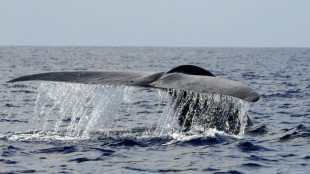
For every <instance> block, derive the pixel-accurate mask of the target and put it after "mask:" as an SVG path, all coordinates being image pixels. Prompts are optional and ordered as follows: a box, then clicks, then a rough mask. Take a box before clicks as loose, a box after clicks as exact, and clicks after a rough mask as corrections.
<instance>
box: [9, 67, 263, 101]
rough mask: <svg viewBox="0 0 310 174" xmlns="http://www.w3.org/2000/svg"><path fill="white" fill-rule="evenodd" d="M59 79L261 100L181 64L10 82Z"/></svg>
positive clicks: (50, 74) (54, 74) (241, 87)
mask: <svg viewBox="0 0 310 174" xmlns="http://www.w3.org/2000/svg"><path fill="white" fill-rule="evenodd" d="M30 80H32V81H38V80H43V81H57V82H68V83H83V84H115V85H127V86H139V87H149V88H159V89H165V90H168V89H180V90H187V91H192V92H197V93H208V94H220V95H228V96H232V97H236V98H239V99H242V100H245V101H248V102H256V101H258V100H259V94H258V93H257V92H255V91H254V90H253V89H251V88H250V87H248V86H246V85H244V84H241V83H238V82H234V81H231V80H227V79H223V78H218V77H215V76H214V75H213V74H212V73H210V72H209V71H207V70H205V69H203V68H200V67H197V66H194V65H181V66H178V67H175V68H173V69H171V70H170V71H168V72H156V73H154V72H136V71H63V72H48V73H40V74H33V75H26V76H22V77H18V78H16V79H13V80H10V81H8V83H12V82H20V81H30Z"/></svg>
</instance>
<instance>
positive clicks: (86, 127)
mask: <svg viewBox="0 0 310 174" xmlns="http://www.w3.org/2000/svg"><path fill="white" fill-rule="evenodd" d="M248 108H249V104H248V103H247V102H244V101H242V100H239V99H236V98H234V97H230V96H221V95H214V94H199V93H193V92H189V91H182V90H168V91H163V90H159V89H148V88H137V87H128V86H115V85H85V84H69V83H55V82H41V85H40V86H39V87H38V96H37V100H36V105H35V116H34V117H33V119H32V120H31V121H30V123H31V127H32V128H33V129H34V130H35V131H40V133H46V132H49V133H52V134H54V135H57V136H65V137H80V138H89V137H92V136H95V135H98V134H101V136H102V135H104V136H106V135H107V134H112V135H116V136H120V135H124V134H127V135H128V134H130V133H132V134H133V135H134V136H137V135H141V134H144V135H148V136H150V135H151V136H161V135H171V134H173V133H182V134H183V133H194V134H197V133H198V134H199V133H201V132H204V131H206V130H208V129H209V128H214V129H217V130H219V131H223V132H226V133H228V134H243V131H244V129H245V126H246V125H247V124H248V116H247V114H246V113H247V110H248ZM137 132H138V133H139V134H137Z"/></svg>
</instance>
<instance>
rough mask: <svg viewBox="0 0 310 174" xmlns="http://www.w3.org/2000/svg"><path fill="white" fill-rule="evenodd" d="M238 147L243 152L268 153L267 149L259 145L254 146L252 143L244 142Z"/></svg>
mask: <svg viewBox="0 0 310 174" xmlns="http://www.w3.org/2000/svg"><path fill="white" fill-rule="evenodd" d="M237 147H238V148H239V149H240V150H241V151H242V152H253V151H266V150H268V149H267V148H264V147H261V146H259V145H254V144H252V143H251V142H242V143H239V144H238V145H237Z"/></svg>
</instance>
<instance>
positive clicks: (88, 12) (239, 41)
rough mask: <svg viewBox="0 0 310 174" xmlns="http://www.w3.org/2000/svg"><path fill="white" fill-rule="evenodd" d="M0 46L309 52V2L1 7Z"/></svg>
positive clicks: (74, 1) (126, 0) (44, 0)
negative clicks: (294, 49) (293, 49)
mask: <svg viewBox="0 0 310 174" xmlns="http://www.w3.org/2000/svg"><path fill="white" fill-rule="evenodd" d="M0 45H33V46H182V47H183V46H184V47H195V46H202V47H204V46H205V47H217V46H226V47H227V46H228V47H230V46H232V47H310V0H212V1H211V0H109V1H106V0H1V1H0Z"/></svg>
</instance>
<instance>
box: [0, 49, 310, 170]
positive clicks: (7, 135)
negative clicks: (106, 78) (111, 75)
mask: <svg viewBox="0 0 310 174" xmlns="http://www.w3.org/2000/svg"><path fill="white" fill-rule="evenodd" d="M0 60H1V65H0V70H1V73H2V75H1V77H0V80H1V88H0V95H1V100H0V101H1V105H0V106H1V110H0V126H1V128H0V142H1V144H0V145H1V147H0V148H1V151H0V153H1V156H0V166H1V168H0V173H8V172H12V173H60V172H62V173H103V172H106V173H138V172H141V173H175V172H180V173H197V172H199V173H200V172H201V173H203V172H206V173H221V172H222V173H225V172H226V173H308V171H309V168H310V165H309V160H310V148H309V145H310V122H309V118H310V109H309V108H310V107H309V106H310V83H309V82H310V70H309V69H310V68H309V63H310V49H307V48H300V49H299V48H269V49H268V48H104V47H0ZM180 64H194V65H198V66H201V67H204V68H206V69H208V70H210V71H211V72H212V73H214V74H215V75H217V76H219V77H222V78H227V79H231V80H235V81H239V82H242V83H245V84H247V85H249V86H250V87H252V88H253V89H255V90H256V91H258V92H259V93H260V95H261V99H260V101H259V102H257V103H255V104H250V103H248V102H245V101H242V100H239V99H236V98H233V97H229V96H221V95H210V94H197V93H192V92H188V91H186V94H187V95H186V97H185V98H184V97H183V96H184V95H183V93H184V91H179V90H172V91H168V92H167V91H162V90H159V89H148V88H138V87H128V86H115V85H108V86H107V85H84V84H68V83H60V82H23V83H16V84H7V83H6V81H8V80H10V79H12V78H15V77H18V76H21V75H26V74H33V73H39V72H49V71H61V70H139V71H168V70H169V69H171V68H173V67H175V66H177V65H180ZM182 97H183V98H182ZM184 107H188V112H187V113H186V115H184V119H185V120H191V123H192V124H191V127H190V129H189V128H188V127H187V126H186V124H185V121H184V120H183V121H184V122H182V124H180V119H179V118H180V115H182V112H183V109H182V108H184ZM232 113H235V114H234V115H235V120H238V122H231V121H228V120H231V119H229V118H228V117H229V116H230V115H232ZM236 113H237V114H236ZM248 117H250V118H251V120H252V121H253V126H251V127H248V125H247V124H248ZM238 123H239V124H238Z"/></svg>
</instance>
